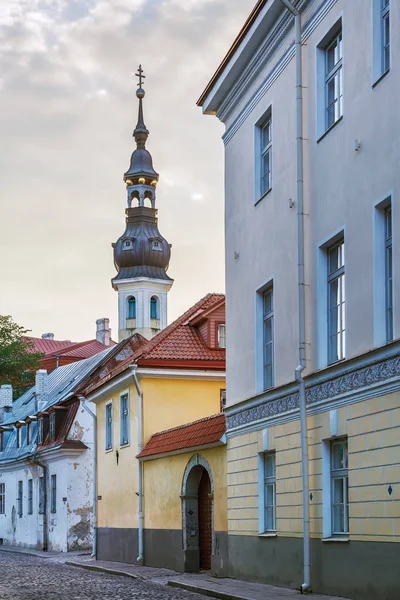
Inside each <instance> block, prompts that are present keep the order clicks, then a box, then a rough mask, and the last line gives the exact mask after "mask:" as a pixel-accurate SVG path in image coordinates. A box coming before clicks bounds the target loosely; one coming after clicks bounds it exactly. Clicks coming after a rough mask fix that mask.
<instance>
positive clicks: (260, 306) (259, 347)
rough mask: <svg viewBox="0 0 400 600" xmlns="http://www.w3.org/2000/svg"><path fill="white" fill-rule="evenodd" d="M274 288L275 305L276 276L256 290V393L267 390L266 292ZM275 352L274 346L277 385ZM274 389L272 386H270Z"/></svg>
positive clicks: (274, 337)
mask: <svg viewBox="0 0 400 600" xmlns="http://www.w3.org/2000/svg"><path fill="white" fill-rule="evenodd" d="M269 289H272V293H273V306H274V307H275V305H276V302H275V288H274V277H271V278H269V279H267V280H265V281H264V282H263V283H262V284H261V285H260V286H259V287H257V288H256V289H255V290H254V292H255V307H254V312H255V320H254V325H255V382H256V386H255V387H256V393H257V394H261V393H262V392H265V391H266V390H265V385H264V383H265V382H264V292H266V291H267V290H269ZM272 335H273V340H275V339H276V335H275V319H273V333H272ZM275 375H276V373H275V353H274V348H273V381H274V385H275V380H276V378H275ZM268 389H272V388H268Z"/></svg>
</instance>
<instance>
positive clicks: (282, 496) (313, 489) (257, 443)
mask: <svg viewBox="0 0 400 600" xmlns="http://www.w3.org/2000/svg"><path fill="white" fill-rule="evenodd" d="M307 426H308V440H309V449H308V451H309V487H310V493H312V494H313V500H312V502H310V531H311V536H312V537H315V538H321V537H322V440H329V439H330V437H331V436H330V415H329V411H326V412H323V413H320V414H318V415H314V416H308V418H307ZM340 436H343V437H344V436H347V438H348V453H349V455H348V460H349V469H348V476H349V519H350V525H349V529H350V535H349V537H350V539H352V540H358V541H367V540H368V541H386V542H396V541H397V542H400V498H399V494H398V493H396V492H395V493H392V495H389V493H388V487H389V485H390V484H391V485H392V488H393V489H394V490H397V489H398V488H399V485H400V394H399V393H394V394H390V395H387V396H383V397H379V398H373V399H369V400H363V401H361V402H358V403H355V404H351V405H348V406H344V407H342V408H339V409H338V437H340ZM268 447H269V450H275V452H276V526H277V534H278V536H287V537H301V536H302V530H303V523H302V517H303V508H302V478H301V441H300V422H299V420H296V421H291V422H289V423H284V424H280V425H276V426H271V427H269V428H268ZM261 452H263V439H262V432H261V431H256V432H251V433H246V434H243V435H240V436H237V437H234V438H230V439H228V450H227V460H228V462H227V481H228V519H229V533H231V534H236V535H258V453H261Z"/></svg>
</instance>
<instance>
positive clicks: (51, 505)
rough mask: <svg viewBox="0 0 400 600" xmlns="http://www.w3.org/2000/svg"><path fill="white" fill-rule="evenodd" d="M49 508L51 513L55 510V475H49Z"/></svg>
mask: <svg viewBox="0 0 400 600" xmlns="http://www.w3.org/2000/svg"><path fill="white" fill-rule="evenodd" d="M50 510H51V512H52V513H55V512H57V475H52V476H51V496H50Z"/></svg>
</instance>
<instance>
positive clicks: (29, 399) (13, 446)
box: [0, 346, 115, 464]
mask: <svg viewBox="0 0 400 600" xmlns="http://www.w3.org/2000/svg"><path fill="white" fill-rule="evenodd" d="M114 348H115V346H111V347H110V348H107V350H104V351H103V352H100V353H99V354H96V356H92V357H91V358H87V359H85V360H80V361H78V362H74V363H71V364H69V365H64V366H62V367H58V368H57V369H54V371H52V372H51V373H49V375H48V376H47V386H48V387H47V391H48V394H47V398H48V400H47V402H46V404H45V405H44V407H43V408H42V410H47V409H48V408H50V406H54V405H55V404H59V403H60V402H63V401H65V400H67V399H68V398H70V397H72V396H73V394H74V392H75V390H76V389H77V387H78V386H79V385H80V384H81V383H82V381H83V380H84V379H85V378H86V377H87V376H88V375H89V374H90V373H91V372H92V371H93V370H94V369H95V368H96V367H97V366H98V364H99V363H101V361H103V360H104V358H105V357H106V356H107V355H108V354H109V353H110V352H112V351H113V350H114ZM38 412H39V411H38V410H37V409H36V393H35V387H32V388H30V389H29V390H28V391H26V392H25V393H24V394H22V396H20V397H19V398H18V399H17V400H15V402H14V403H13V410H12V412H10V413H6V415H5V418H4V420H3V421H2V422H1V423H0V425H13V424H15V423H16V422H17V421H21V420H22V421H23V420H24V419H25V418H26V417H27V416H33V415H36V414H37V413H38ZM32 434H33V435H32V442H31V444H30V445H29V446H28V445H27V444H26V443H25V444H23V445H22V446H21V447H20V448H17V443H16V429H15V428H14V429H13V431H12V432H11V433H9V434H8V435H7V434H6V444H5V448H4V451H3V452H1V453H0V464H1V463H3V462H9V461H11V460H18V459H21V458H24V457H26V456H29V455H30V454H32V453H33V452H34V451H35V449H36V438H37V428H36V427H35V426H34V427H33V428H32Z"/></svg>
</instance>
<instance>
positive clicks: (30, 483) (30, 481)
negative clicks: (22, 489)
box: [28, 478, 33, 515]
mask: <svg viewBox="0 0 400 600" xmlns="http://www.w3.org/2000/svg"><path fill="white" fill-rule="evenodd" d="M28 515H33V479H32V478H31V479H28Z"/></svg>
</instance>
